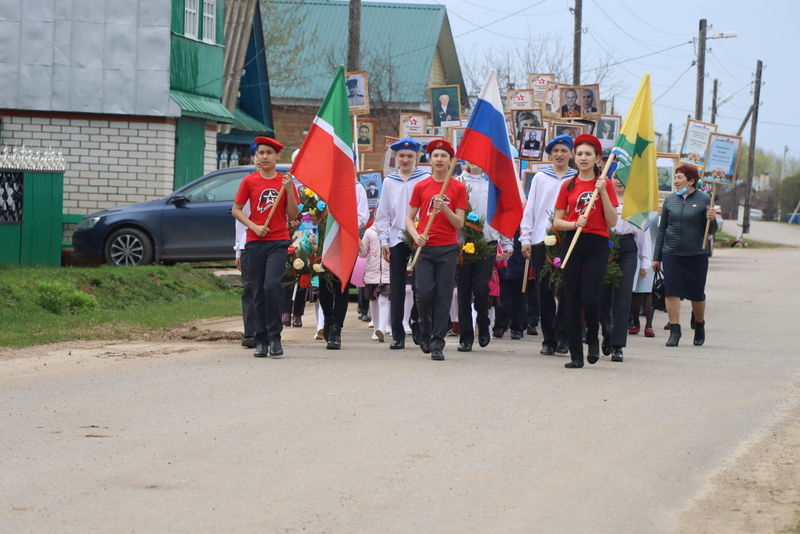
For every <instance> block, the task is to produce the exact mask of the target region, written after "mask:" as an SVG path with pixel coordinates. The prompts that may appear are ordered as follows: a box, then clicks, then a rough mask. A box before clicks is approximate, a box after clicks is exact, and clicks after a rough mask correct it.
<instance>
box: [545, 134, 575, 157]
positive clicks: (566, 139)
mask: <svg viewBox="0 0 800 534" xmlns="http://www.w3.org/2000/svg"><path fill="white" fill-rule="evenodd" d="M558 143H561V144H562V145H567V148H569V149H570V150H573V149H574V148H575V144H574V143H573V142H572V138H571V137H570V136H568V135H567V134H561V135H558V136H556V137H554V138H552V139H550V142H549V143H547V146H546V147H545V148H544V151H545V152H547V153H548V154H549V153H550V151H551V150H553V147H554V146H556V145H557V144H558Z"/></svg>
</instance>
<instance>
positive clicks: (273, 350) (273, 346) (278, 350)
mask: <svg viewBox="0 0 800 534" xmlns="http://www.w3.org/2000/svg"><path fill="white" fill-rule="evenodd" d="M282 356H283V347H281V342H280V340H278V341H270V342H269V357H270V358H275V359H278V358H281V357H282Z"/></svg>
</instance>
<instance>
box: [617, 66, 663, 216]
mask: <svg viewBox="0 0 800 534" xmlns="http://www.w3.org/2000/svg"><path fill="white" fill-rule="evenodd" d="M655 137H656V136H655V131H654V129H653V104H652V101H651V96H650V75H649V74H645V76H644V79H643V80H642V83H641V85H640V86H639V91H638V92H637V93H636V98H634V99H633V103H632V104H631V108H630V109H629V110H628V114H627V115H626V116H625V122H623V123H622V128H621V129H620V131H619V136H617V140H616V141H615V142H614V148H613V149H612V150H611V152H612V153H613V154H614V155H615V156H616V160H617V161H618V162H619V165H618V167H617V172H616V177H617V178H619V181H620V182H622V183H623V184H624V185H625V202H623V204H622V218H623V219H625V220H628V221H630V222H631V223H632V224H635V225H636V226H638V227H640V228H641V227H642V225H643V224H644V223H645V222H646V221H647V213H648V212H651V211H656V210H658V178H657V176H656V145H655Z"/></svg>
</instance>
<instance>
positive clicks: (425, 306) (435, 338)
mask: <svg viewBox="0 0 800 534" xmlns="http://www.w3.org/2000/svg"><path fill="white" fill-rule="evenodd" d="M458 249H459V246H458V245H457V244H456V245H445V246H441V247H432V246H426V247H425V248H423V249H422V252H421V253H420V255H419V260H417V265H416V270H415V273H414V277H415V285H416V287H417V292H416V301H417V309H418V310H419V336H420V340H421V341H423V342H424V341H427V342H428V344H429V346H430V348H431V350H434V349H439V350H442V349H444V338H445V336H446V335H447V329H448V328H449V325H450V303H451V302H452V300H453V286H454V285H455V276H456V261H457V260H458Z"/></svg>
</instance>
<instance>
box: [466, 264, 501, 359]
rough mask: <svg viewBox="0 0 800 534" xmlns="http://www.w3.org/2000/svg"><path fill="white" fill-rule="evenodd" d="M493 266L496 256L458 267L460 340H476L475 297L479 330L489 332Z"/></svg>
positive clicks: (467, 341) (470, 341) (471, 341)
mask: <svg viewBox="0 0 800 534" xmlns="http://www.w3.org/2000/svg"><path fill="white" fill-rule="evenodd" d="M493 266H494V257H489V258H486V259H483V260H478V261H474V262H472V263H465V264H463V265H461V266H459V267H458V276H457V280H458V281H457V287H458V327H459V331H460V332H461V333H460V337H459V341H462V342H465V343H469V344H470V345H472V343H473V342H474V341H475V330H474V329H473V327H472V300H473V297H474V299H475V311H477V312H478V317H477V322H478V332H481V331H485V332H487V333H488V332H489V278H490V277H491V276H492V267H493Z"/></svg>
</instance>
